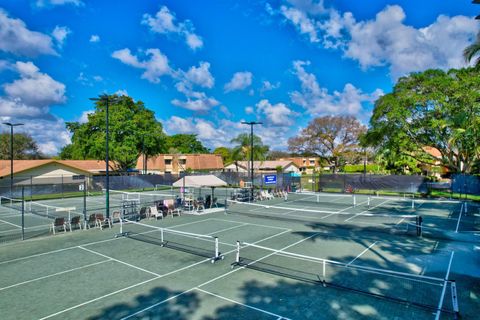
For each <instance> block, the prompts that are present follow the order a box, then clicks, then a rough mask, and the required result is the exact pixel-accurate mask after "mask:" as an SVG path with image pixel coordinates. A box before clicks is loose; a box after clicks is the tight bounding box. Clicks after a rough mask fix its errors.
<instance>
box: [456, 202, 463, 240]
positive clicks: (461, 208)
mask: <svg viewBox="0 0 480 320" xmlns="http://www.w3.org/2000/svg"><path fill="white" fill-rule="evenodd" d="M464 206H465V203H462V206H461V207H460V212H459V214H458V221H457V227H456V228H455V232H456V233H458V229H459V228H460V219H461V218H462V213H463V208H464Z"/></svg>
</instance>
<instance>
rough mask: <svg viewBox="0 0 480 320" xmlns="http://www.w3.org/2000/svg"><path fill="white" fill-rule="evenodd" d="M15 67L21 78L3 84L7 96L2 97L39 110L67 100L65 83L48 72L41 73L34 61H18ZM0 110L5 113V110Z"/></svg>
mask: <svg viewBox="0 0 480 320" xmlns="http://www.w3.org/2000/svg"><path fill="white" fill-rule="evenodd" d="M14 69H15V70H16V71H17V72H18V74H19V75H20V79H17V80H14V81H13V82H11V83H7V84H4V85H3V89H4V91H5V93H6V96H5V97H2V98H4V100H8V101H10V102H12V101H13V102H15V104H17V105H18V106H25V107H28V108H36V109H38V110H48V107H49V106H50V105H52V104H61V103H64V102H65V101H66V97H65V85H64V84H63V83H60V82H58V81H56V80H54V79H52V78H51V77H50V76H49V75H48V74H46V73H41V72H40V70H39V69H38V67H37V66H35V65H34V64H33V63H32V62H21V61H18V62H16V63H15V65H14ZM2 109H3V108H2ZM0 112H1V113H3V110H2V111H0Z"/></svg>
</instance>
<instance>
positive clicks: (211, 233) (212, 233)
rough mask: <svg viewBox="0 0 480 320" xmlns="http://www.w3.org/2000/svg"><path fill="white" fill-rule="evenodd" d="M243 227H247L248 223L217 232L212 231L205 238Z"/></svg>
mask: <svg viewBox="0 0 480 320" xmlns="http://www.w3.org/2000/svg"><path fill="white" fill-rule="evenodd" d="M245 226H248V223H244V224H241V225H239V226H233V227H230V228H225V229H220V230H217V231H214V232H210V233H207V236H211V235H214V234H217V233H221V232H225V231H228V230H232V229H236V228H241V227H245Z"/></svg>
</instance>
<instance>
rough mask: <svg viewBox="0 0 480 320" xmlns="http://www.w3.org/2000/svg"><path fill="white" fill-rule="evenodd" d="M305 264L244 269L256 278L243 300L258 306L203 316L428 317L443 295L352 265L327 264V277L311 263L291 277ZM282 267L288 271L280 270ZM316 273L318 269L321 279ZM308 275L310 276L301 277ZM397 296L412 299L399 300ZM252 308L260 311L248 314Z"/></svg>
mask: <svg viewBox="0 0 480 320" xmlns="http://www.w3.org/2000/svg"><path fill="white" fill-rule="evenodd" d="M350 258H351V259H353V258H355V257H353V256H352V257H350ZM268 263H269V262H265V264H268ZM275 263H278V264H280V265H282V262H281V260H280V261H279V260H276V261H275ZM302 264H303V262H302V261H299V260H295V261H290V262H287V261H285V263H284V264H283V265H284V266H287V267H274V270H273V272H271V270H269V271H266V272H261V271H259V270H250V269H247V270H242V271H239V272H245V273H247V272H248V273H249V274H248V279H250V280H247V281H245V282H243V284H241V286H240V288H239V292H240V293H241V294H240V296H241V300H239V302H241V303H243V304H246V305H248V306H250V307H252V309H247V307H245V306H242V305H240V304H231V305H228V306H225V307H221V308H219V309H217V310H216V313H215V315H214V316H213V317H205V318H203V320H213V319H225V320H227V319H228V320H231V319H263V318H265V319H267V318H268V319H271V318H272V315H268V313H267V312H269V313H272V314H273V316H277V317H278V318H280V317H285V318H291V319H379V320H380V319H393V318H395V319H424V318H430V317H431V315H432V311H434V308H435V304H436V303H438V299H437V298H438V297H439V296H440V294H441V288H439V287H432V288H427V289H425V288H422V287H415V286H413V285H411V284H409V283H407V281H406V280H405V279H401V278H388V279H384V278H382V277H381V276H378V275H375V274H370V275H364V274H363V272H362V271H359V270H356V269H354V268H349V267H347V268H345V267H342V268H339V269H338V270H336V269H335V270H333V269H330V267H327V273H326V274H327V276H326V277H325V278H323V277H322V276H321V273H322V266H321V265H317V266H316V269H315V267H312V268H308V270H309V271H308V272H310V273H309V274H303V275H302V274H301V272H296V271H295V272H293V273H292V274H291V275H292V277H290V276H288V275H289V274H290V273H291V272H292V271H291V269H295V270H300V269H301V268H302V267H303V266H301V265H302ZM369 264H370V265H371V266H372V267H380V265H378V264H376V261H374V260H372V261H369ZM262 267H263V266H262ZM262 267H260V268H262ZM290 268H291V269H290ZM282 269H283V270H282ZM281 272H285V274H280V273H281ZM304 273H307V272H304ZM313 273H316V277H317V278H315V276H314V275H313ZM302 276H304V277H305V279H303V280H300V277H302ZM242 278H245V275H244V276H243V277H242ZM254 279H255V280H254ZM323 279H326V282H323ZM385 297H387V298H385ZM390 297H392V298H393V299H390ZM396 298H398V299H401V300H406V301H405V302H401V301H394V300H395V299H396ZM415 303H421V304H429V305H431V306H432V309H428V308H425V307H418V306H414V305H413V304H415ZM253 308H257V309H259V310H263V311H264V312H263V313H262V312H261V311H259V310H254V309H253ZM246 312H250V313H252V312H255V314H254V315H253V316H249V317H245V313H246Z"/></svg>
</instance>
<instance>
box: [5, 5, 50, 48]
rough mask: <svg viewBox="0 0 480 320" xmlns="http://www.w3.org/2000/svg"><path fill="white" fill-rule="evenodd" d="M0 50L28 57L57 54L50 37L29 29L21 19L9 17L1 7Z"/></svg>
mask: <svg viewBox="0 0 480 320" xmlns="http://www.w3.org/2000/svg"><path fill="white" fill-rule="evenodd" d="M0 50H1V51H5V52H8V53H12V54H15V55H22V56H29V57H36V56H38V55H41V54H50V55H56V54H57V53H56V51H55V49H54V48H53V43H52V38H51V37H49V36H48V35H46V34H43V33H40V32H36V31H31V30H29V29H28V28H27V26H26V25H25V23H24V22H23V21H22V20H20V19H14V18H10V17H9V16H8V15H7V13H6V12H5V11H4V10H3V9H1V8H0Z"/></svg>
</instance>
